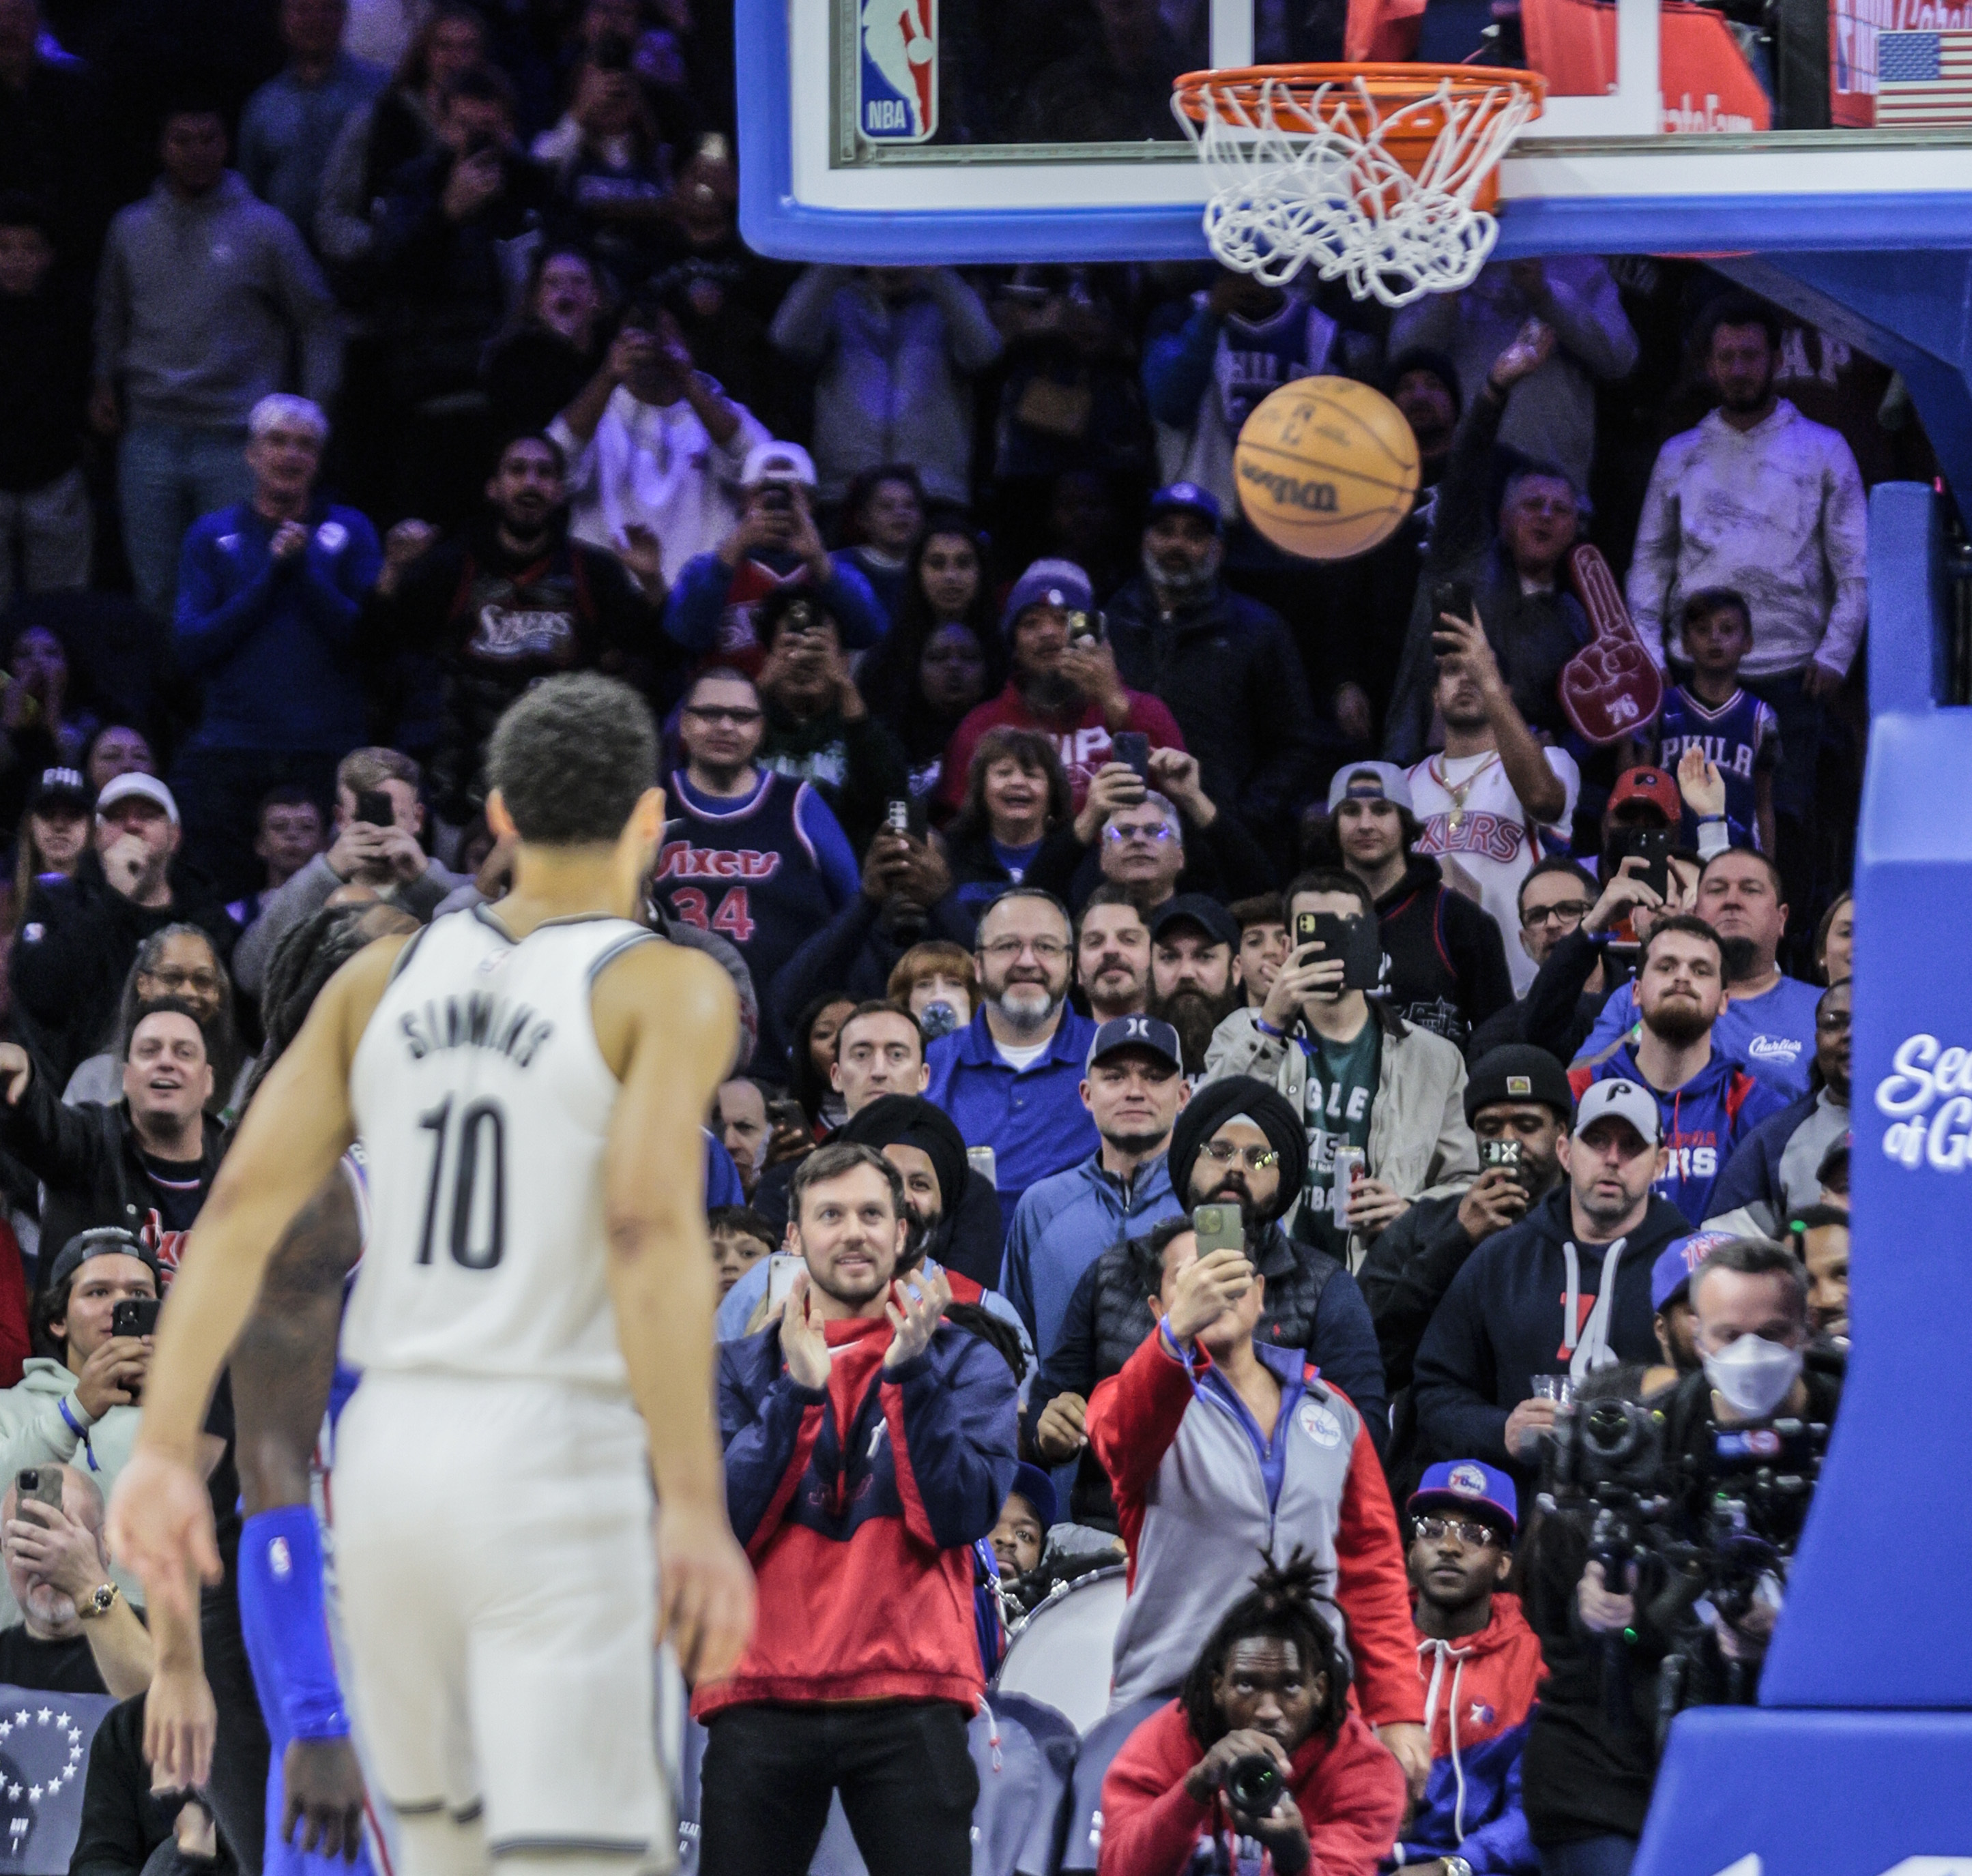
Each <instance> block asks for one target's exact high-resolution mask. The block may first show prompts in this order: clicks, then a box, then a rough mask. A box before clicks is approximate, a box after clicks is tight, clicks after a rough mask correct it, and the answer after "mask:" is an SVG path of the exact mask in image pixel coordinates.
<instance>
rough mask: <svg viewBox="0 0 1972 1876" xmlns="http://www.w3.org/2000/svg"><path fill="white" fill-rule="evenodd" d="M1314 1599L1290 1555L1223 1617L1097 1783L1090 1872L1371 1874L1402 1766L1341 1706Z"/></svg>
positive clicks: (1344, 1668) (1333, 1654)
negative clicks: (1171, 1692) (1095, 1854)
mask: <svg viewBox="0 0 1972 1876" xmlns="http://www.w3.org/2000/svg"><path fill="white" fill-rule="evenodd" d="M1319 1594H1320V1591H1319V1576H1318V1573H1317V1569H1316V1567H1315V1565H1314V1564H1313V1563H1312V1562H1311V1561H1308V1559H1307V1558H1304V1557H1303V1556H1302V1555H1301V1553H1300V1552H1299V1551H1296V1552H1295V1555H1294V1557H1293V1558H1292V1559H1291V1561H1289V1562H1288V1563H1287V1564H1285V1565H1281V1564H1275V1563H1273V1562H1272V1561H1268V1564H1266V1566H1265V1568H1263V1569H1262V1570H1261V1571H1259V1573H1258V1574H1256V1575H1255V1577H1254V1578H1253V1587H1252V1589H1250V1590H1249V1591H1248V1592H1247V1593H1246V1594H1245V1595H1244V1596H1242V1597H1240V1598H1239V1600H1238V1601H1237V1602H1236V1603H1234V1604H1233V1605H1232V1607H1231V1608H1229V1609H1228V1610H1226V1613H1225V1614H1224V1615H1223V1617H1221V1618H1220V1620H1219V1625H1218V1626H1217V1627H1216V1628H1215V1629H1214V1630H1213V1631H1212V1633H1211V1635H1210V1637H1209V1638H1208V1639H1206V1643H1205V1646H1203V1648H1202V1649H1200V1651H1199V1654H1198V1658H1197V1660H1196V1661H1194V1662H1193V1664H1192V1666H1191V1671H1190V1672H1189V1673H1188V1674H1187V1675H1186V1676H1185V1679H1184V1686H1183V1687H1182V1688H1180V1691H1179V1693H1178V1697H1177V1699H1175V1700H1174V1701H1172V1702H1171V1703H1170V1705H1168V1706H1166V1707H1162V1708H1159V1709H1158V1710H1157V1711H1156V1712H1155V1713H1154V1714H1152V1715H1151V1717H1150V1718H1148V1719H1147V1720H1146V1721H1144V1723H1143V1724H1142V1725H1141V1726H1140V1727H1138V1728H1137V1730H1136V1731H1135V1732H1134V1733H1132V1734H1131V1735H1130V1737H1129V1739H1128V1741H1127V1742H1125V1745H1124V1747H1123V1749H1122V1750H1121V1751H1120V1752H1119V1753H1118V1754H1117V1755H1116V1757H1115V1761H1114V1763H1112V1765H1111V1766H1110V1767H1109V1770H1108V1775H1107V1776H1105V1778H1104V1779H1103V1781H1102V1819H1103V1828H1102V1852H1101V1855H1100V1858H1099V1861H1098V1863H1097V1865H1096V1867H1097V1869H1098V1871H1099V1876H1181V1873H1182V1872H1185V1871H1190V1870H1193V1869H1195V1868H1199V1867H1200V1860H1201V1858H1207V1857H1209V1858H1211V1859H1212V1860H1211V1861H1210V1863H1209V1864H1208V1865H1206V1866H1207V1867H1210V1868H1218V1869H1222V1870H1228V1871H1232V1870H1236V1871H1241V1872H1244V1871H1249V1870H1257V1869H1260V1868H1271V1869H1272V1871H1274V1872H1275V1876H1299V1872H1301V1871H1308V1870H1316V1871H1320V1872H1321V1876H1372V1872H1373V1871H1374V1870H1375V1869H1376V1866H1377V1864H1378V1862H1379V1861H1380V1860H1381V1859H1382V1858H1383V1857H1384V1856H1385V1855H1387V1854H1388V1852H1389V1849H1390V1847H1391V1845H1392V1842H1393V1841H1394V1840H1395V1838H1396V1834H1397V1826H1398V1825H1399V1822H1401V1821H1402V1817H1403V1812H1404V1803H1405V1793H1404V1782H1403V1774H1402V1773H1401V1772H1400V1771H1399V1770H1398V1769H1397V1764H1396V1760H1394V1759H1392V1757H1390V1755H1389V1754H1388V1753H1387V1752H1386V1751H1385V1750H1384V1749H1383V1747H1381V1746H1380V1745H1379V1744H1377V1742H1376V1737H1375V1736H1374V1735H1373V1734H1372V1733H1371V1732H1370V1729H1369V1728H1368V1727H1367V1726H1366V1724H1364V1723H1363V1719H1362V1717H1361V1716H1360V1715H1359V1714H1357V1713H1354V1712H1352V1711H1350V1707H1349V1664H1348V1659H1347V1656H1344V1654H1343V1653H1342V1651H1341V1650H1340V1649H1339V1648H1338V1647H1337V1646H1336V1642H1335V1635H1334V1630H1333V1629H1332V1628H1331V1626H1330V1624H1329V1623H1328V1621H1327V1619H1326V1618H1325V1617H1324V1616H1323V1614H1322V1613H1321V1610H1320V1608H1319V1607H1317V1597H1318V1596H1319ZM1262 1852H1264V1853H1265V1857H1266V1858H1267V1859H1268V1861H1267V1862H1266V1863H1265V1864H1264V1865H1263V1864H1262V1861H1261V1860H1260V1859H1261V1855H1262Z"/></svg>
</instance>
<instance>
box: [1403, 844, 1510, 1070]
mask: <svg viewBox="0 0 1972 1876" xmlns="http://www.w3.org/2000/svg"><path fill="white" fill-rule="evenodd" d="M1376 919H1377V922H1378V923H1379V925H1381V927H1382V928H1383V950H1384V953H1385V954H1386V956H1387V957H1388V958H1389V961H1390V974H1389V981H1388V982H1387V983H1386V984H1385V986H1384V990H1385V991H1386V994H1387V995H1388V997H1389V1003H1390V1007H1391V1008H1392V1010H1394V1011H1396V1013H1397V1014H1399V1016H1402V1017H1403V1018H1404V1019H1405V1020H1406V1021H1408V1022H1411V1023H1416V1024H1417V1025H1418V1026H1419V1028H1421V1029H1430V1030H1432V1032H1433V1033H1435V1034H1437V1035H1439V1036H1444V1037H1445V1039H1446V1040H1447V1041H1448V1042H1451V1045H1452V1046H1453V1047H1454V1048H1455V1049H1458V1050H1460V1051H1461V1052H1463V1050H1464V1047H1465V1044H1466V1041H1467V1039H1468V1037H1469V1036H1471V1033H1472V1032H1473V1030H1474V1029H1476V1028H1477V1026H1479V1025H1480V1024H1481V1023H1484V1021H1485V1020H1487V1017H1489V1016H1491V1015H1492V1014H1493V1013H1494V1012H1495V1011H1496V1010H1503V1009H1505V1008H1506V1007H1507V1005H1508V1004H1509V1003H1511V1002H1512V1001H1513V977H1512V976H1511V974H1510V973H1509V972H1508V971H1507V951H1506V946H1505V945H1504V944H1503V941H1501V939H1500V928H1499V926H1498V925H1497V924H1495V923H1494V920H1493V918H1492V915H1490V913H1488V912H1484V911H1483V910H1481V908H1480V907H1479V906H1477V905H1474V903H1473V902H1472V901H1471V899H1468V898H1467V897H1466V896H1464V893H1462V892H1453V891H1452V889H1451V887H1449V886H1447V885H1446V884H1445V881H1444V876H1443V875H1442V874H1441V873H1440V872H1439V870H1438V862H1437V861H1436V860H1428V859H1426V858H1425V857H1424V856H1422V855H1418V854H1414V855H1412V858H1411V861H1410V864H1409V866H1407V867H1406V869H1405V871H1404V876H1403V878H1402V879H1401V880H1400V881H1399V882H1398V883H1397V884H1396V886H1393V887H1392V889H1390V890H1389V892H1386V893H1385V894H1384V895H1383V897H1382V898H1381V899H1378V900H1377V902H1376Z"/></svg>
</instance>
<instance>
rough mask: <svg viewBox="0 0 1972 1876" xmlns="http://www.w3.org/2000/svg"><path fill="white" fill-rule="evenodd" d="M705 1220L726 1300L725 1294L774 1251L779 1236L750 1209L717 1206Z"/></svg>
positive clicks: (739, 1206) (721, 1294)
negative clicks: (709, 1230)
mask: <svg viewBox="0 0 1972 1876" xmlns="http://www.w3.org/2000/svg"><path fill="white" fill-rule="evenodd" d="M705 1221H706V1223H707V1225H709V1226H710V1228H711V1231H712V1261H713V1263H715V1264H717V1265H718V1267H719V1294H720V1300H721V1301H723V1300H725V1297H726V1292H727V1291H728V1290H730V1289H731V1288H732V1287H733V1285H734V1284H736V1283H737V1282H738V1281H739V1279H740V1278H741V1277H743V1276H745V1275H746V1273H747V1272H748V1271H749V1270H751V1269H752V1268H753V1266H754V1265H755V1264H757V1263H759V1261H760V1260H761V1258H763V1257H765V1256H766V1255H767V1254H768V1253H769V1251H772V1249H773V1248H774V1246H775V1244H776V1243H777V1242H778V1241H779V1238H780V1234H779V1232H776V1231H775V1229H774V1228H773V1226H772V1225H770V1224H769V1223H768V1222H767V1221H766V1219H763V1218H762V1216H761V1215H759V1212H756V1211H754V1210H753V1208H752V1207H751V1206H743V1205H720V1206H713V1208H712V1209H711V1210H710V1212H707V1213H706V1215H705Z"/></svg>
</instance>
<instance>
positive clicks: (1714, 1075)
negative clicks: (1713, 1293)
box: [1568, 1043, 1788, 1231]
mask: <svg viewBox="0 0 1972 1876" xmlns="http://www.w3.org/2000/svg"><path fill="white" fill-rule="evenodd" d="M1610 1081H1624V1082H1635V1083H1636V1084H1637V1086H1638V1087H1639V1088H1650V1083H1649V1082H1647V1081H1645V1080H1644V1075H1643V1071H1642V1070H1641V1069H1639V1068H1638V1067H1637V1059H1636V1057H1635V1056H1634V1055H1632V1054H1631V1052H1630V1049H1629V1046H1628V1044H1627V1043H1626V1044H1624V1046H1621V1047H1620V1048H1618V1049H1612V1050H1611V1052H1609V1053H1608V1054H1607V1055H1602V1056H1600V1057H1598V1059H1596V1060H1595V1061H1594V1062H1584V1063H1582V1065H1581V1066H1580V1067H1579V1068H1574V1069H1569V1072H1568V1085H1569V1087H1571V1088H1573V1089H1574V1090H1575V1099H1576V1100H1577V1101H1579V1100H1580V1099H1581V1098H1582V1096H1583V1095H1585V1093H1587V1092H1588V1088H1589V1085H1590V1084H1591V1083H1592V1082H1610ZM1650 1092H1651V1093H1652V1094H1653V1095H1655V1096H1656V1097H1657V1112H1658V1113H1659V1114H1661V1115H1662V1116H1663V1142H1664V1144H1665V1145H1666V1146H1667V1147H1669V1148H1670V1165H1669V1166H1667V1167H1666V1168H1665V1170H1664V1176H1663V1178H1662V1179H1659V1180H1658V1181H1657V1185H1656V1187H1655V1190H1656V1192H1657V1196H1659V1197H1660V1198H1663V1199H1669V1200H1670V1202H1671V1203H1672V1204H1673V1205H1674V1206H1677V1209H1679V1210H1680V1212H1683V1214H1684V1215H1685V1216H1686V1218H1687V1219H1690V1221H1691V1226H1692V1228H1693V1230H1694V1231H1696V1229H1697V1228H1698V1227H1699V1225H1702V1224H1703V1222H1705V1220H1706V1219H1708V1218H1709V1217H1710V1216H1711V1215H1712V1187H1713V1186H1715V1185H1716V1184H1717V1183H1718V1182H1719V1174H1720V1173H1722V1172H1723V1171H1725V1162H1726V1161H1727V1160H1729V1159H1731V1158H1732V1151H1733V1149H1734V1148H1735V1147H1737V1146H1738V1145H1739V1143H1740V1141H1741V1140H1744V1139H1745V1137H1746V1136H1747V1135H1748V1134H1750V1133H1752V1130H1753V1129H1754V1128H1755V1127H1758V1125H1759V1124H1760V1123H1761V1121H1764V1120H1765V1119H1766V1118H1767V1117H1768V1115H1769V1114H1778V1113H1779V1112H1780V1111H1781V1109H1782V1108H1784V1107H1785V1106H1786V1105H1787V1104H1788V1098H1787V1096H1786V1095H1784V1094H1783V1093H1782V1092H1781V1091H1780V1090H1779V1089H1778V1088H1774V1087H1773V1086H1772V1085H1771V1084H1769V1083H1768V1082H1762V1081H1760V1080H1758V1079H1757V1078H1755V1076H1754V1075H1752V1074H1751V1073H1750V1072H1748V1070H1747V1069H1745V1068H1743V1067H1742V1066H1741V1065H1740V1064H1739V1063H1738V1062H1734V1061H1732V1059H1730V1058H1729V1057H1727V1056H1723V1055H1718V1054H1716V1053H1715V1054H1714V1055H1713V1056H1712V1059H1711V1060H1710V1061H1709V1062H1707V1063H1706V1065H1705V1066H1704V1067H1703V1068H1702V1069H1699V1072H1697V1073H1696V1075H1693V1077H1692V1078H1691V1079H1690V1081H1688V1082H1686V1083H1685V1085H1683V1087H1682V1088H1672V1089H1671V1090H1670V1091H1669V1092H1668V1093H1667V1092H1665V1091H1664V1090H1663V1089H1662V1088H1650Z"/></svg>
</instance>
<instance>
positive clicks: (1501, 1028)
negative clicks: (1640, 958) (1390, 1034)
mask: <svg viewBox="0 0 1972 1876" xmlns="http://www.w3.org/2000/svg"><path fill="white" fill-rule="evenodd" d="M1598 961H1599V962H1600V963H1601V965H1602V981H1603V984H1604V988H1602V989H1601V990H1584V989H1583V988H1582V986H1583V985H1584V984H1586V983H1587V982H1588V980H1589V978H1590V977H1591V976H1592V975H1593V974H1594V973H1595V966H1596V964H1597V963H1598ZM1629 975H1630V968H1629V965H1628V962H1627V961H1626V960H1625V958H1624V957H1623V956H1619V955H1618V954H1616V953H1614V952H1612V951H1611V950H1610V948H1608V945H1607V944H1606V943H1605V942H1604V941H1602V940H1601V939H1599V938H1596V937H1595V936H1593V935H1592V934H1590V933H1588V932H1586V931H1581V930H1579V929H1577V930H1575V931H1571V932H1569V934H1568V935H1567V936H1566V938H1561V939H1559V940H1558V941H1556V945H1555V948H1554V949H1553V950H1552V951H1549V953H1548V954H1547V962H1546V964H1543V965H1542V966H1541V967H1540V970H1539V972H1538V974H1536V976H1535V978H1534V980H1533V983H1532V984H1530V985H1529V986H1528V987H1527V993H1526V996H1524V997H1522V998H1521V999H1520V1001H1519V1002H1518V1003H1514V1004H1513V1005H1511V1006H1510V1007H1508V1008H1507V1009H1505V1010H1501V1011H1500V1012H1499V1013H1497V1015H1496V1016H1494V1017H1493V1018H1492V1019H1491V1020H1490V1021H1489V1022H1487V1023H1485V1024H1484V1025H1483V1026H1481V1027H1480V1028H1477V1029H1474V1031H1473V1032H1472V1041H1471V1046H1469V1048H1468V1050H1467V1052H1466V1059H1468V1061H1471V1062H1477V1060H1478V1059H1479V1058H1480V1057H1481V1055H1484V1053H1485V1052H1486V1051H1487V1049H1497V1048H1498V1047H1499V1046H1500V1044H1501V1043H1503V1042H1531V1043H1532V1044H1533V1046H1534V1047H1535V1048H1536V1049H1546V1051H1547V1052H1548V1053H1549V1055H1552V1056H1553V1057H1554V1058H1555V1059H1556V1061H1558V1062H1560V1063H1561V1065H1562V1067H1563V1068H1566V1067H1569V1066H1570V1065H1572V1063H1573V1062H1574V1060H1575V1057H1576V1056H1577V1055H1580V1054H1581V1052H1582V1044H1583V1043H1584V1042H1587V1041H1588V1033H1589V1031H1590V1030H1592V1029H1594V1028H1595V1019H1596V1018H1597V1017H1598V1016H1600V1015H1601V1013H1602V1006H1603V1005H1604V1004H1605V1003H1607V1002H1608V1000H1609V992H1610V991H1611V990H1613V989H1614V987H1616V986H1617V985H1618V984H1620V983H1622V982H1624V980H1627V979H1628V977H1629Z"/></svg>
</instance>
